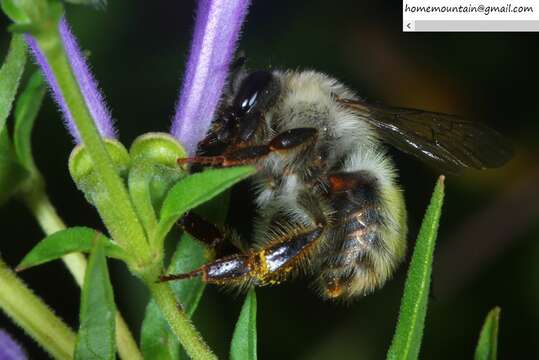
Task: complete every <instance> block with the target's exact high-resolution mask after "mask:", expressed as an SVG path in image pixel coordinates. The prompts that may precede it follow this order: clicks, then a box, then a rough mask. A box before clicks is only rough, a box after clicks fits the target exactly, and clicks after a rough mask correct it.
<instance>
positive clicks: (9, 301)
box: [0, 260, 75, 359]
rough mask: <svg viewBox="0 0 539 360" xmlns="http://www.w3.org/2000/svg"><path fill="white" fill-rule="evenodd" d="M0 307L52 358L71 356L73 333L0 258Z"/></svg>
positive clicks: (73, 345)
mask: <svg viewBox="0 0 539 360" xmlns="http://www.w3.org/2000/svg"><path fill="white" fill-rule="evenodd" d="M0 307H1V308H2V310H4V311H5V313H6V314H7V315H8V316H9V317H10V318H11V319H13V321H14V322H15V323H17V324H18V325H19V326H20V327H21V328H23V329H24V330H25V331H26V332H27V333H28V335H30V336H31V337H32V338H33V339H34V340H35V341H37V342H38V343H39V344H40V345H41V346H43V348H44V349H45V350H46V351H47V352H48V353H49V354H51V356H53V357H54V358H56V359H71V358H72V357H73V350H74V349H75V333H74V332H73V330H71V329H70V328H69V326H67V325H66V324H65V323H64V322H63V321H62V320H61V319H60V318H58V317H57V316H56V315H55V314H54V313H53V312H52V310H51V309H49V307H48V306H47V305H45V303H43V301H42V300H41V299H40V298H39V297H37V296H36V295H35V294H34V293H33V292H32V291H31V290H30V289H29V288H28V287H27V286H26V285H25V284H24V283H23V282H22V280H20V279H19V278H18V277H17V275H15V273H13V271H11V270H10V269H9V267H8V266H7V264H6V263H4V262H3V261H2V260H0Z"/></svg>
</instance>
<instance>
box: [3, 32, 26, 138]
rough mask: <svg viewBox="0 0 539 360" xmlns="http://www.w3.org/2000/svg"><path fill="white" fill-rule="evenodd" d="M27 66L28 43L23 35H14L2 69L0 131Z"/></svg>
mask: <svg viewBox="0 0 539 360" xmlns="http://www.w3.org/2000/svg"><path fill="white" fill-rule="evenodd" d="M25 64H26V43H25V42H24V38H23V35H20V34H16V35H13V38H12V40H11V44H10V45H9V52H8V54H7V57H6V61H5V62H4V64H3V65H2V68H0V131H2V129H3V128H4V125H5V123H6V119H7V117H8V116H9V113H10V112H11V106H12V105H13V100H15V95H16V94H17V88H18V87H19V81H20V79H21V76H22V73H23V71H24V65H25Z"/></svg>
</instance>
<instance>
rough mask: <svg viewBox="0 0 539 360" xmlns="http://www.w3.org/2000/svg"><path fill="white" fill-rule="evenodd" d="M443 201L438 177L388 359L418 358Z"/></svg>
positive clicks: (421, 231) (420, 235)
mask: <svg viewBox="0 0 539 360" xmlns="http://www.w3.org/2000/svg"><path fill="white" fill-rule="evenodd" d="M443 199H444V177H443V176H440V178H439V179H438V182H437V183H436V187H435V188H434V193H433V195H432V198H431V201H430V204H429V207H428V209H427V212H426V214H425V217H424V219H423V223H422V224H421V229H420V231H419V236H418V237H417V242H416V245H415V249H414V253H413V255H412V260H411V262H410V268H409V270H408V276H407V278H406V284H405V285H404V294H403V296H402V301H401V308H400V314H399V320H398V323H397V329H396V330H395V335H394V337H393V341H392V342H391V347H390V348H389V351H388V353H387V359H391V360H397V359H398V360H412V359H417V357H418V355H419V349H420V347H421V338H422V337H423V328H424V326H425V317H426V314H427V303H428V297H429V290H430V278H431V272H432V258H433V254H434V246H435V243H436V235H437V232H438V223H439V221H440V214H441V212H442V204H443Z"/></svg>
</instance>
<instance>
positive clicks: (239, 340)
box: [230, 289, 257, 360]
mask: <svg viewBox="0 0 539 360" xmlns="http://www.w3.org/2000/svg"><path fill="white" fill-rule="evenodd" d="M256 358H257V356H256V294H255V289H251V290H249V293H248V294H247V297H246V298H245V302H244V303H243V306H242V308H241V313H240V317H239V318H238V322H237V323H236V328H235V329H234V335H233V336H232V342H231V344H230V360H256Z"/></svg>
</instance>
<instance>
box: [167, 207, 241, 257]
mask: <svg viewBox="0 0 539 360" xmlns="http://www.w3.org/2000/svg"><path fill="white" fill-rule="evenodd" d="M178 225H180V226H181V227H182V229H183V230H184V231H185V232H186V233H188V234H189V235H191V236H192V237H194V238H195V239H197V240H199V241H201V242H203V243H204V244H206V245H208V246H210V247H211V248H212V249H214V250H215V252H216V254H217V256H218V257H219V256H221V255H224V254H230V253H234V252H237V251H238V250H240V251H242V252H244V251H245V249H246V247H247V246H246V244H245V243H243V242H241V239H240V238H239V237H238V236H234V234H233V233H232V232H231V231H223V230H221V229H220V228H218V227H217V226H216V225H214V224H212V223H211V222H209V221H207V220H206V219H204V218H203V217H201V216H200V215H197V214H196V213H194V212H192V211H190V212H188V213H187V214H185V215H184V216H183V217H182V218H181V219H180V221H179V222H178Z"/></svg>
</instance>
